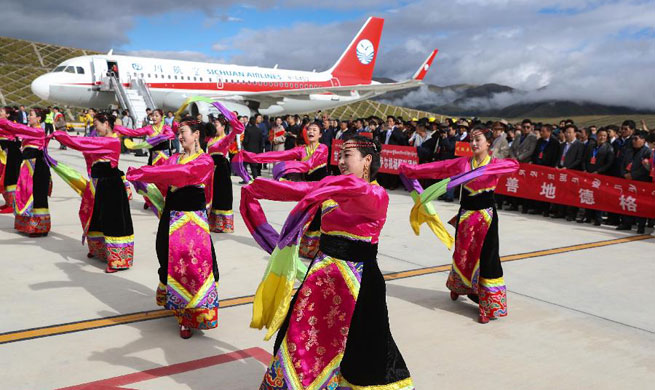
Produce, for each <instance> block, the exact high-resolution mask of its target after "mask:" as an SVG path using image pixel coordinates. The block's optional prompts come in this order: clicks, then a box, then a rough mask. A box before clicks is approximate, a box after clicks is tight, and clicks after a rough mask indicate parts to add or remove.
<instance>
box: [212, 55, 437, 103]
mask: <svg viewBox="0 0 655 390" xmlns="http://www.w3.org/2000/svg"><path fill="white" fill-rule="evenodd" d="M437 52H438V50H436V49H435V50H434V51H433V52H432V53H431V54H430V55H429V56H428V58H427V59H426V60H425V61H424V62H423V63H422V64H421V67H420V68H418V70H417V71H416V73H414V75H413V76H412V78H411V79H409V80H405V81H400V82H396V83H377V82H373V83H371V84H358V85H347V86H333V87H318V88H299V89H291V90H279V91H262V92H244V93H242V94H238V95H231V96H221V97H220V99H225V100H235V101H245V100H254V101H258V102H260V103H262V105H264V106H268V105H270V104H275V103H276V102H279V101H281V100H283V99H284V98H285V97H293V98H296V99H302V98H306V99H309V96H310V95H321V94H334V95H342V96H351V94H352V93H353V92H358V93H359V94H360V95H362V94H370V95H371V96H375V95H381V94H383V93H386V92H390V91H396V90H400V89H406V88H412V87H417V86H419V85H421V84H423V79H424V78H425V75H426V74H427V72H428V70H429V69H430V66H431V65H432V62H433V61H434V57H435V56H436V55H437Z"/></svg>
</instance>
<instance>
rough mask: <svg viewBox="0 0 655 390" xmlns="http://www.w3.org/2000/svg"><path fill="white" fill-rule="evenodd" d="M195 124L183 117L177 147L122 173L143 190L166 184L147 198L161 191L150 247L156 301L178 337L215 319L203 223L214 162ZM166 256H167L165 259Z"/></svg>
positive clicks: (211, 260) (210, 255)
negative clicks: (169, 313)
mask: <svg viewBox="0 0 655 390" xmlns="http://www.w3.org/2000/svg"><path fill="white" fill-rule="evenodd" d="M200 133H201V126H200V125H199V124H198V123H197V122H195V121H193V120H191V118H190V117H189V118H185V119H184V120H183V121H182V123H181V124H180V128H179V130H178V134H177V137H178V139H179V141H180V145H181V146H182V148H183V152H182V153H176V154H174V155H173V156H171V158H169V159H166V160H165V161H164V162H162V163H161V164H160V165H158V166H144V167H141V168H136V169H135V168H129V169H128V171H127V179H128V180H129V181H130V182H132V183H133V184H134V185H135V187H137V189H139V188H141V190H140V191H143V188H144V187H145V184H144V183H153V184H155V185H156V186H152V185H150V186H148V187H149V189H148V192H156V191H158V189H157V188H158V187H159V188H162V187H163V188H166V189H167V190H166V192H165V193H163V194H160V195H159V196H152V197H151V199H152V200H155V199H159V198H161V197H162V196H163V197H165V203H164V204H163V205H162V204H157V202H153V207H157V208H161V211H160V212H159V215H161V218H160V219H159V227H158V229H157V239H156V250H157V258H158V259H159V286H158V288H157V304H158V305H160V306H164V307H165V308H166V309H170V310H173V311H174V313H175V317H176V318H177V321H178V323H179V325H180V337H182V338H184V339H187V338H189V337H191V335H192V333H191V330H192V328H198V329H210V328H215V327H216V326H217V325H218V293H217V286H218V266H217V264H216V254H215V252H214V245H213V243H212V239H211V235H210V232H209V225H208V223H207V203H208V202H211V198H212V196H211V188H212V182H213V180H212V174H213V170H214V162H213V161H212V159H211V157H209V155H207V154H205V153H204V152H203V151H202V149H201V148H200V139H201V134H200ZM169 259H170V261H169Z"/></svg>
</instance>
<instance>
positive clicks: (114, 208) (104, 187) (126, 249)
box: [49, 113, 134, 273]
mask: <svg viewBox="0 0 655 390" xmlns="http://www.w3.org/2000/svg"><path fill="white" fill-rule="evenodd" d="M93 124H94V126H95V129H96V132H97V134H98V136H97V137H76V136H70V135H68V133H67V132H65V131H55V132H54V133H53V135H52V137H54V138H55V139H56V140H57V141H59V143H60V144H61V145H64V146H67V147H69V148H71V149H75V150H78V151H80V152H82V153H83V155H84V160H85V161H86V166H87V173H88V175H89V180H86V179H85V178H83V177H82V175H81V174H79V173H78V172H75V171H74V170H73V169H72V168H69V167H67V166H66V165H65V164H61V163H58V162H57V161H54V160H53V159H50V161H49V162H50V165H51V167H52V169H53V170H54V171H55V172H56V173H57V174H58V175H60V176H61V177H62V179H64V181H66V182H67V183H68V184H69V185H71V187H73V189H74V190H76V191H77V192H78V194H80V195H81V196H82V204H81V205H80V211H79V216H80V221H81V222H82V229H83V235H82V242H84V240H85V239H86V240H87V245H88V247H89V253H88V254H87V257H89V258H91V257H97V258H99V259H100V260H102V261H106V262H107V267H106V269H105V272H107V273H113V272H116V271H119V270H125V269H128V268H130V267H131V266H132V262H133V258H134V229H133V227H132V216H131V214H130V204H129V201H128V195H127V191H126V188H125V183H124V182H123V176H124V173H123V172H122V171H120V170H119V169H118V160H119V158H120V154H121V142H120V140H119V139H118V137H117V135H116V133H114V132H113V131H112V128H113V124H114V117H113V116H112V115H106V114H102V113H100V114H97V115H96V116H95V118H94V120H93Z"/></svg>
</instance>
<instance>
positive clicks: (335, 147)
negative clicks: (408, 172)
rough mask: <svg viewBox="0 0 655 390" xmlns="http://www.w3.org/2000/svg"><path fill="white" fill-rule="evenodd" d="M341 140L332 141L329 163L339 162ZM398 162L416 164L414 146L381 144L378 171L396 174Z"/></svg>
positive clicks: (416, 155)
mask: <svg viewBox="0 0 655 390" xmlns="http://www.w3.org/2000/svg"><path fill="white" fill-rule="evenodd" d="M342 144H343V141H341V140H335V141H332V154H331V155H330V164H331V165H337V164H338V162H339V152H341V145H342ZM400 164H409V165H416V164H418V154H417V153H416V148H415V147H412V146H396V145H382V151H381V153H380V172H382V173H393V174H398V167H399V166H400Z"/></svg>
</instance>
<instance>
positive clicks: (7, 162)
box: [0, 127, 21, 208]
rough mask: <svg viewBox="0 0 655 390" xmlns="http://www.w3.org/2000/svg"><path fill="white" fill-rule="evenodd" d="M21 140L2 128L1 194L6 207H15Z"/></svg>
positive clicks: (0, 128) (0, 143)
mask: <svg viewBox="0 0 655 390" xmlns="http://www.w3.org/2000/svg"><path fill="white" fill-rule="evenodd" d="M20 144H21V142H20V140H18V139H17V138H16V137H15V136H14V135H13V134H11V133H9V132H8V131H3V129H2V127H0V149H2V150H1V151H0V153H2V154H3V156H2V158H0V193H2V197H3V198H4V199H5V205H6V206H8V207H12V208H13V207H14V196H15V194H16V183H17V182H18V172H19V170H20V162H21V161H20V160H21V152H20Z"/></svg>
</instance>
